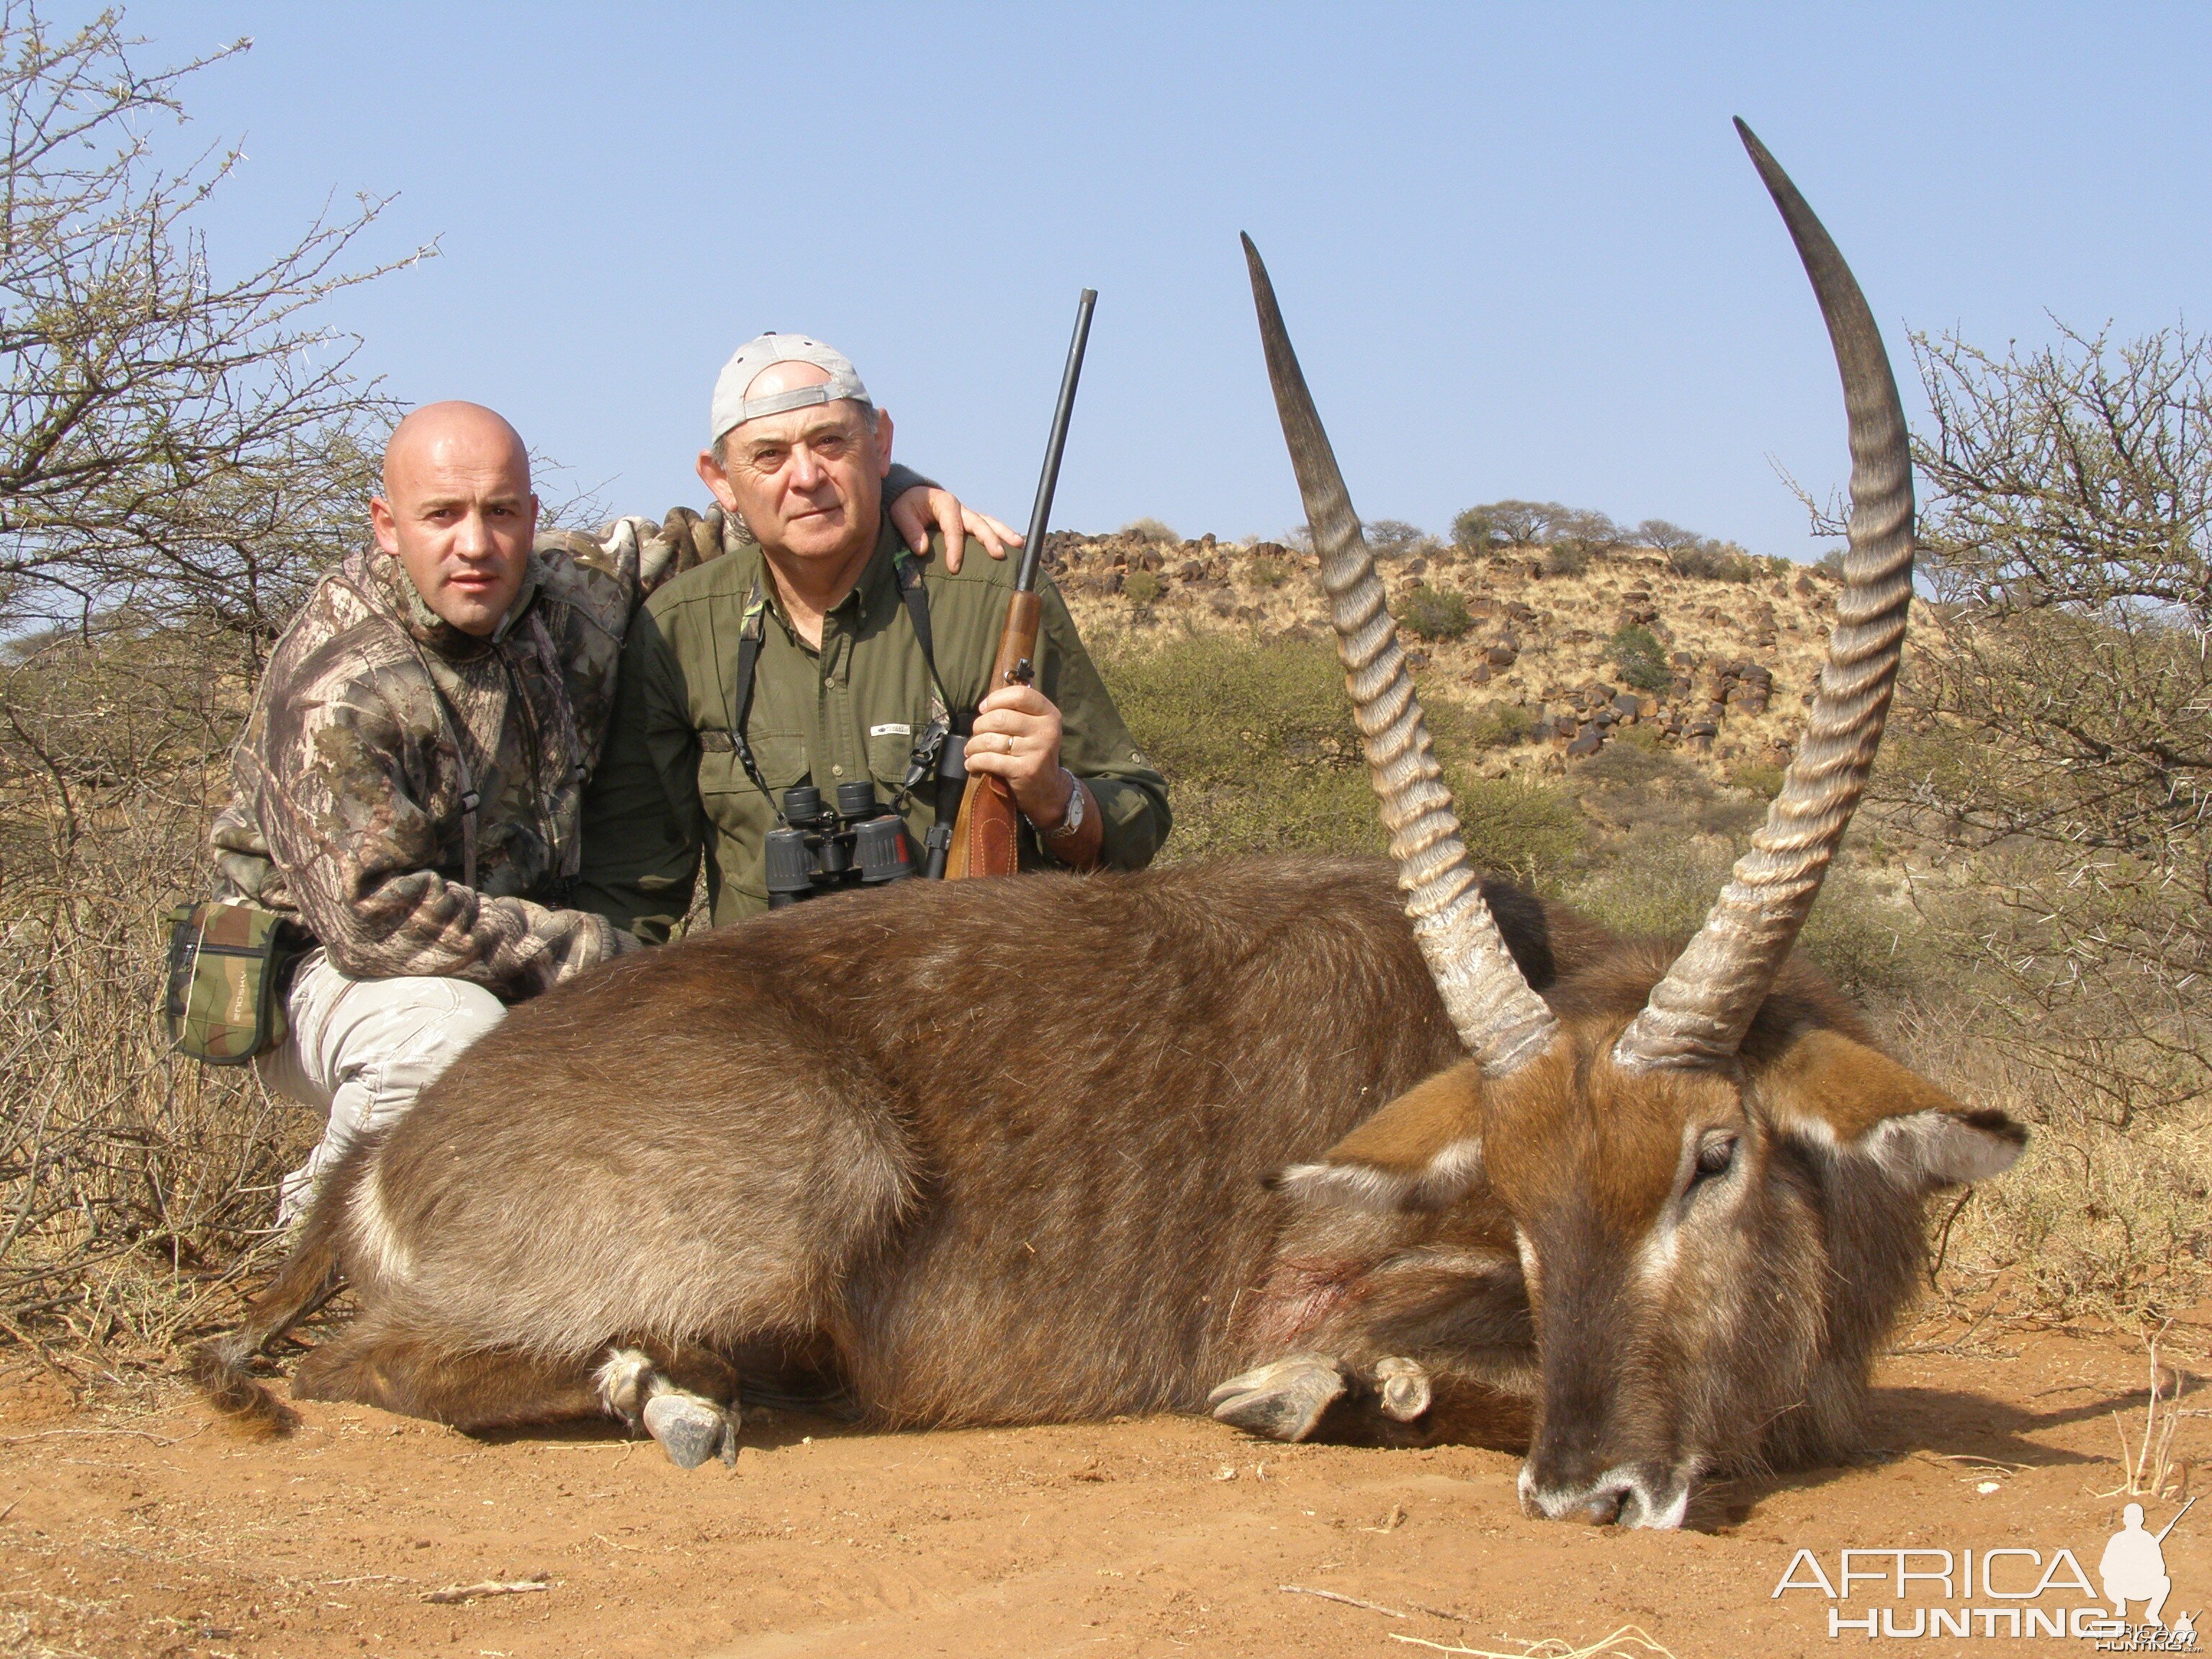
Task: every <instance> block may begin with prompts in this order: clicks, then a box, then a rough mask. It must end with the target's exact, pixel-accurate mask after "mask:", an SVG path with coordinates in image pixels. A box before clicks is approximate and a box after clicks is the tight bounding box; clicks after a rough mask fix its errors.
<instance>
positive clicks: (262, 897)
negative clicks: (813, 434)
mask: <svg viewBox="0 0 2212 1659" xmlns="http://www.w3.org/2000/svg"><path fill="white" fill-rule="evenodd" d="M653 529H654V526H651V525H648V524H644V523H642V521H637V520H625V521H623V523H622V524H620V525H618V526H611V530H610V532H608V533H607V534H606V536H605V544H601V542H599V541H595V540H593V539H592V538H591V537H588V536H585V535H581V534H577V533H574V532H549V533H546V534H543V535H540V536H539V537H538V544H537V547H536V549H535V550H534V551H533V552H532V555H531V559H530V566H529V570H528V574H526V577H525V578H524V583H523V588H522V592H521V593H520V595H519V596H518V598H517V599H516V602H515V606H514V609H513V611H512V612H510V613H509V616H508V619H507V622H506V623H503V624H502V625H501V629H500V631H499V633H498V634H497V635H494V636H493V637H492V638H489V639H478V638H475V637H473V636H471V635H466V634H464V633H462V632H460V631H459V629H454V628H453V627H452V626H450V625H449V624H447V623H443V622H441V621H440V620H439V618H438V617H436V615H435V613H433V612H432V611H430V609H429V608H428V606H427V605H424V604H423V603H422V599H421V597H420V596H419V595H418V594H417V593H416V591H415V586H414V584H413V583H412V582H410V581H409V580H408V579H407V576H406V574H405V572H404V570H403V569H402V568H401V567H400V564H399V562H398V560H396V559H393V558H390V557H387V556H384V555H382V554H380V553H377V552H375V551H374V550H364V551H362V552H358V553H356V554H354V555H353V556H350V557H349V558H348V559H347V560H346V561H345V562H343V564H342V565H341V566H340V567H339V568H337V570H335V571H332V572H331V574H329V575H327V576H325V578H324V579H323V580H322V581H321V583H320V584H319V585H318V586H317V587H316V589H315V591H314V592H313V595H312V596H311V597H310V598H309V599H308V600H307V604H306V605H304V606H303V607H302V608H301V613H300V615H299V616H298V617H296V618H295V620H294V621H293V623H292V625H291V626H290V627H289V629H287V630H286V631H285V634H284V636H283V639H282V640H281V641H278V643H277V647H276V652H275V653H274V655H273V656H272V657H271V658H270V663H269V668H268V671H267V673H266V674H265V675H264V677H263V679H262V682H261V685H260V688H259V690H258V693H257V694H256V696H255V697H254V702H253V708H252V714H250V716H249V717H248V720H247V722H246V730H245V732H244V733H243V735H242V736H241V737H240V739H239V742H238V745H237V747H236V749H235V750H234V752H233V754H232V757H231V775H232V781H233V798H232V800H231V804H230V805H229V806H228V809H226V810H225V811H223V813H222V816H221V817H218V818H217V819H216V825H215V831H214V841H215V848H216V864H217V866H218V868H219V870H220V872H221V878H222V879H221V883H220V885H221V886H222V888H223V889H225V890H226V892H225V896H230V897H239V898H244V899H246V900H248V901H250V902H253V903H256V904H259V905H261V906H262V907H264V908H267V909H270V910H275V911H279V912H289V913H292V914H293V915H295V916H296V918H297V919H298V920H299V921H301V922H302V923H303V924H304V925H305V926H306V927H307V929H308V931H310V932H311V933H313V934H314V936H315V938H316V939H318V940H319V941H320V943H321V944H322V945H323V947H324V949H325V951H327V952H328V954H329V957H330V960H331V963H332V964H333V965H334V966H335V967H337V969H338V970H339V971H340V972H342V973H343V974H346V975H349V976H351V977H354V978H357V979H384V978H393V977H397V976H399V975H437V976H441V977H448V978H454V979H465V980H469V981H473V982H474V983H476V984H478V985H482V986H483V987H486V988H487V989H489V990H490V991H492V992H494V993H495V994H498V995H500V996H502V997H506V998H507V999H509V1000H516V999H520V998H522V997H526V996H530V995H532V994H535V993H537V992H539V991H542V990H544V989H545V988H546V987H548V986H550V985H554V984H557V983H559V982H560V981H562V980H566V979H568V978H570V977H572V976H574V975H576V974H579V973H581V972H582V971H583V970H584V969H586V968H589V967H592V966H593V965H594V964H595V963H599V962H603V961H605V959H606V958H608V957H611V956H614V955H617V954H618V953H619V952H620V951H623V950H626V949H628V948H629V946H630V945H632V944H633V943H634V941H633V940H632V939H630V938H629V935H628V934H626V933H623V931H622V930H621V929H619V928H617V927H615V926H613V925H612V924H611V922H609V921H606V920H605V918H603V917H601V916H598V915H592V914H590V913H589V912H586V911H583V910H578V909H575V908H571V905H570V900H569V894H570V891H571V889H572V888H573V886H574V880H575V877H576V874H577V872H578V870H579V869H580V865H581V857H582V849H581V823H580V806H581V801H582V797H583V789H584V784H585V781H586V779H587V778H588V777H589V776H590V775H591V771H592V768H593V767H594V766H595V765H596V764H597V763H598V760H599V747H600V744H601V743H602V741H603V740H604V738H605V732H606V729H607V720H608V715H609V713H610V711H611V708H612V706H613V702H614V691H615V677H616V672H617V668H618V666H619V665H620V662H621V657H622V647H623V636H624V635H625V634H626V633H627V631H628V629H629V621H630V617H631V615H632V613H633V611H635V607H636V604H637V601H638V599H639V597H640V595H641V592H642V591H644V590H645V589H646V588H647V587H648V586H651V582H650V580H647V579H646V578H648V577H650V576H652V575H657V574H662V573H661V572H660V571H659V570H648V571H647V572H645V573H643V574H642V575H641V568H640V557H641V555H640V535H639V532H640V531H642V532H644V534H645V535H646V536H647V537H648V538H651V537H652V534H653ZM669 553H670V550H669V548H668V546H667V544H666V538H653V539H652V540H650V541H648V542H647V544H646V556H647V560H648V562H650V563H653V564H659V565H663V566H665V564H667V563H668V562H669ZM471 793H474V795H475V797H476V804H477V815H476V816H477V823H476V826H475V835H474V843H475V844H474V847H473V849H471V848H470V846H469V845H468V842H469V836H467V834H466V825H465V817H466V816H467V815H466V811H465V808H466V805H467V802H466V801H465V797H466V796H468V795H469V794H471ZM471 866H473V867H472V868H471Z"/></svg>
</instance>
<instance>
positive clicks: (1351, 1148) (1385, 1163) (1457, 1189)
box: [1269, 1060, 1482, 1210]
mask: <svg viewBox="0 0 2212 1659" xmlns="http://www.w3.org/2000/svg"><path fill="white" fill-rule="evenodd" d="M1481 1121H1482V1068H1481V1067H1480V1066H1478V1065H1477V1064H1475V1062H1474V1061H1473V1060H1468V1061H1466V1062H1465V1063H1463V1064H1462V1065H1458V1066H1453V1067H1452V1068H1451V1070H1449V1072H1439V1073H1437V1075H1436V1076H1434V1077H1432V1078H1431V1079H1428V1081H1426V1082H1425V1083H1421V1084H1418V1085H1415V1086H1414V1087H1413V1088H1411V1089H1408V1090H1407V1091H1406V1092H1405V1093H1404V1094H1402V1095H1400V1096H1399V1097H1397V1098H1396V1099H1395V1100H1394V1101H1392V1102H1391V1103H1389V1105H1387V1106H1385V1107H1383V1109H1382V1110H1380V1111H1378V1112H1376V1114H1375V1115H1374V1116H1372V1117H1370V1118H1369V1119H1368V1120H1367V1121H1365V1122H1364V1123H1363V1124H1361V1125H1360V1126H1359V1127H1358V1128H1356V1129H1354V1130H1353V1131H1352V1133H1350V1134H1348V1135H1346V1136H1345V1138H1344V1139H1341V1140H1340V1141H1338V1142H1337V1143H1336V1145H1335V1146H1332V1147H1330V1148H1329V1149H1328V1153H1327V1155H1326V1156H1325V1157H1324V1158H1322V1161H1321V1162H1320V1163H1318V1164H1292V1165H1291V1167H1290V1168H1289V1169H1287V1170H1284V1171H1283V1172H1282V1173H1281V1174H1280V1175H1278V1176H1275V1177H1274V1178H1273V1181H1272V1182H1270V1183H1269V1184H1270V1185H1272V1186H1274V1187H1277V1188H1280V1189H1281V1190H1283V1191H1285V1192H1286V1193H1288V1194H1290V1195H1291V1197H1293V1198H1295V1199H1300V1200H1305V1201H1307V1202H1310V1203H1316V1204H1346V1205H1350V1206H1352V1207H1354V1208H1357V1209H1363V1210H1440V1209H1442V1208H1443V1207H1444V1206H1446V1205H1448V1204H1454V1203H1456V1202H1458V1200H1461V1199H1462V1198H1464V1197H1466V1196H1467V1194H1468V1193H1470V1192H1472V1191H1473V1190H1474V1188H1475V1185H1476V1183H1477V1182H1480V1180H1481V1179H1482V1138H1481V1133H1480V1124H1481Z"/></svg>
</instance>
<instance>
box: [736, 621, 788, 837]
mask: <svg viewBox="0 0 2212 1659" xmlns="http://www.w3.org/2000/svg"><path fill="white" fill-rule="evenodd" d="M767 631H768V595H767V594H765V593H763V592H761V585H760V584H759V583H758V582H757V581H756V582H755V583H754V584H753V594H752V598H750V599H747V600H746V601H745V621H744V627H742V628H740V629H738V684H737V691H736V696H735V706H734V707H732V708H731V710H730V747H731V748H732V749H734V750H737V751H738V765H740V766H742V767H744V769H745V775H746V776H747V777H748V778H750V779H751V780H752V784H753V787H754V788H756V789H757V790H759V791H760V792H761V799H763V800H765V801H766V802H767V803H768V810H769V811H771V812H773V813H775V821H776V823H777V825H778V826H779V827H781V828H786V829H787V828H789V827H790V826H789V823H788V821H787V819H786V818H785V817H784V816H783V807H782V805H781V803H780V802H779V801H778V800H777V799H776V798H775V791H774V790H773V789H770V788H769V787H768V780H767V779H766V778H763V776H761V770H760V763H759V762H758V761H757V760H755V759H754V758H753V746H752V744H751V742H750V740H749V739H748V738H746V736H745V721H746V720H748V719H749V718H750V716H751V714H752V712H753V675H754V673H755V672H756V671H757V670H758V669H759V667H760V652H761V640H762V638H763V635H766V633H767Z"/></svg>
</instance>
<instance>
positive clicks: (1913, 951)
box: [1568, 744, 1945, 998]
mask: <svg viewBox="0 0 2212 1659" xmlns="http://www.w3.org/2000/svg"><path fill="white" fill-rule="evenodd" d="M1611 746H1612V745H1610V744H1608V745H1607V747H1608V748H1610V747H1611ZM1735 854H1736V848H1735V845H1733V844H1732V843H1730V842H1725V841H1722V840H1719V839H1717V838H1705V839H1699V840H1696V841H1685V840H1683V839H1682V838H1680V836H1677V835H1674V834H1672V833H1668V832H1662V831H1659V830H1656V829H1653V830H1650V831H1647V832H1645V833H1642V834H1639V835H1638V836H1634V837H1632V839H1631V840H1630V841H1629V842H1628V843H1627V844H1626V846H1625V847H1623V848H1621V849H1620V852H1619V853H1618V854H1615V856H1613V858H1612V859H1611V860H1609V861H1607V863H1606V864H1604V865H1603V866H1601V867H1600V868H1598V869H1597V870H1595V871H1594V872H1591V873H1590V874H1589V875H1587V876H1585V877H1583V878H1582V879H1581V880H1580V881H1579V882H1577V884H1575V885H1574V887H1573V888H1572V889H1571V890H1570V891H1569V893H1568V901H1569V902H1570V903H1571V904H1572V905H1573V906H1574V907H1575V908H1577V909H1578V910H1580V911H1581V912H1582V913H1583V915H1586V916H1588V917H1589V918H1590V920H1591V921H1596V922H1599V923H1601V924H1602V925H1604V926H1605V927H1610V928H1612V929H1613V931H1614V932H1616V933H1623V934H1626V935H1627V936H1628V937H1630V938H1632V939H1666V940H1669V941H1674V940H1680V939H1686V938H1687V937H1688V936H1689V935H1690V934H1691V933H1695V932H1696V931H1697V930H1698V928H1699V927H1702V926H1704V924H1705V915H1706V913H1707V912H1708V911H1709V910H1710V909H1711V908H1712V902H1713V900H1714V899H1715V898H1716V897H1717V896H1719V893H1720V890H1721V887H1722V885H1723V884H1724V883H1725V882H1726V881H1727V880H1728V878H1729V870H1730V869H1731V867H1732V866H1734V864H1735ZM1797 948H1798V949H1799V950H1801V951H1804V952H1805V954H1806V955H1807V956H1808V957H1811V958H1812V960H1813V961H1814V963H1816V964H1818V965H1819V967H1820V969H1821V971H1822V972H1824V973H1826V975H1828V976H1829V977H1830V978H1831V979H1832V980H1834V981H1836V983H1837V984H1838V985H1839V986H1841V987H1843V988H1844V990H1845V991H1847V992H1849V993H1850V994H1852V995H1854V996H1882V997H1887V998H1897V997H1904V996H1909V995H1911V994H1916V993H1919V992H1923V991H1926V990H1929V989H1930V988H1933V987H1938V986H1940V984H1941V982H1942V980H1943V979H1944V977H1945V975H1944V973H1943V970H1942V965H1941V958H1940V957H1939V955H1938V952H1937V948H1936V941H1935V939H1934V938H1933V936H1932V933H1931V931H1930V930H1929V928H1928V927H1926V926H1925V925H1924V924H1923V922H1922V921H1921V920H1920V918H1919V916H1918V915H1916V914H1915V912H1914V911H1913V909H1912V908H1911V905H1910V904H1907V903H1905V902H1901V901H1899V900H1896V899H1893V898H1891V897H1889V896H1887V895H1886V894H1884V893H1883V892H1882V891H1881V890H1880V889H1878V888H1877V887H1875V884H1873V883H1872V882H1870V881H1869V880H1868V878H1866V876H1865V875H1864V874H1863V872H1861V871H1859V870H1857V869H1856V868H1854V867H1852V866H1850V865H1848V864H1841V865H1838V866H1834V867H1833V868H1832V869H1830V871H1829V872H1828V877H1827V880H1826V882H1825V883H1823V884H1822V885H1821V888H1820V899H1819V900H1818V902H1815V903H1814V906H1813V914H1812V915H1810V916H1808V918H1807V919H1806V922H1805V931H1804V932H1803V933H1801V934H1799V935H1798V939H1797Z"/></svg>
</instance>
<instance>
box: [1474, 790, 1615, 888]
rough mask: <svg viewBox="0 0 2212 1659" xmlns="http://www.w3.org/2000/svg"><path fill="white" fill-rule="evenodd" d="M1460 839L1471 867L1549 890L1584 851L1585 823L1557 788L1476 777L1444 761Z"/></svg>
mask: <svg viewBox="0 0 2212 1659" xmlns="http://www.w3.org/2000/svg"><path fill="white" fill-rule="evenodd" d="M1444 776H1445V780H1446V781H1448V782H1449V784H1450V785H1451V790H1452V804H1453V805H1455V807H1457V808H1458V810H1459V827H1460V839H1461V840H1462V842H1465V843H1466V844H1467V850H1468V855H1469V856H1470V857H1471V858H1473V859H1474V863H1475V866H1476V867H1477V868H1478V869H1482V870H1494V871H1496V872H1498V874H1500V875H1504V876H1510V877H1511V878H1513V879H1514V880H1516V881H1517V882H1519V883H1520V884H1522V886H1524V887H1531V888H1537V889H1550V888H1553V887H1556V886H1557V885H1558V884H1559V878H1560V877H1561V875H1562V874H1563V873H1564V872H1565V870H1566V869H1567V867H1568V866H1569V865H1571V863H1572V862H1573V861H1574V859H1575V857H1576V855H1577V854H1578V853H1580V851H1581V850H1582V844H1583V822H1582V818H1581V816H1580V815H1579V814H1578V813H1577V812H1576V811H1575V809H1574V804H1573V803H1572V802H1571V801H1569V800H1567V799H1565V797H1564V796H1562V795H1561V794H1560V793H1559V792H1558V791H1557V790H1555V789H1550V788H1547V787H1545V786H1544V785H1542V784H1541V783H1537V782H1534V781H1531V780H1528V779H1524V778H1521V777H1517V776H1516V777H1505V778H1476V777H1470V776H1468V775H1465V774H1464V773H1462V771H1461V770H1460V769H1458V768H1456V767H1455V766H1453V765H1452V764H1450V763H1449V762H1447V763H1445V766H1444Z"/></svg>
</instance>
